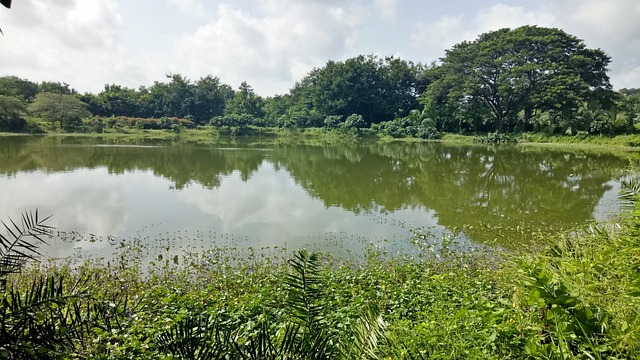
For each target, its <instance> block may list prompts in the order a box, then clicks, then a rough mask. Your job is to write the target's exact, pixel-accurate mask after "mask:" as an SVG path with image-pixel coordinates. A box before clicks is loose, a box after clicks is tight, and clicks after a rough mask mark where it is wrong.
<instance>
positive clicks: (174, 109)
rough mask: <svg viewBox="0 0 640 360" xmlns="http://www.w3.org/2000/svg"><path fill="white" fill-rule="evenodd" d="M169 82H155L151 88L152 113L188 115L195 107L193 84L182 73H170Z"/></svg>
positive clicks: (160, 115)
mask: <svg viewBox="0 0 640 360" xmlns="http://www.w3.org/2000/svg"><path fill="white" fill-rule="evenodd" d="M167 78H169V79H171V82H169V83H161V82H157V81H156V82H155V83H154V84H153V85H152V86H151V88H150V89H149V106H150V109H149V110H150V115H151V116H153V117H158V118H160V117H163V116H167V117H173V116H177V117H186V116H187V115H190V114H191V113H192V109H193V93H192V92H193V85H192V84H191V82H190V81H189V79H187V78H185V77H184V76H182V75H180V74H169V75H167Z"/></svg>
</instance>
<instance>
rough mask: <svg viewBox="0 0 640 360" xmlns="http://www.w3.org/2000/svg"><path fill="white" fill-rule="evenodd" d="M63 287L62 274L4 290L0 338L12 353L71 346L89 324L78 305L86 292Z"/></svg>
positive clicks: (84, 309)
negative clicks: (21, 287)
mask: <svg viewBox="0 0 640 360" xmlns="http://www.w3.org/2000/svg"><path fill="white" fill-rule="evenodd" d="M74 290H75V287H73V286H72V287H71V289H67V286H66V285H65V284H64V281H63V278H62V277H54V276H50V277H47V278H40V279H35V280H34V281H33V282H32V284H31V287H30V288H29V289H27V290H26V291H24V292H22V291H19V290H17V289H14V288H9V289H7V290H6V292H5V294H4V296H3V298H2V304H1V307H0V308H1V310H2V314H1V316H0V318H1V320H2V321H1V323H0V337H1V338H2V339H3V340H4V342H5V345H4V346H5V349H6V350H7V351H9V352H10V353H11V354H13V356H17V358H20V356H22V355H25V354H30V353H32V352H34V351H36V352H37V351H46V352H47V353H50V354H56V353H57V352H58V351H64V350H69V349H74V348H75V346H76V345H77V344H78V342H77V341H78V339H80V338H82V335H83V334H86V333H87V332H88V328H89V327H90V326H91V324H90V321H89V316H88V315H87V309H86V308H84V307H83V306H82V305H81V301H79V300H81V299H82V298H84V297H85V295H86V294H84V293H82V292H76V291H74Z"/></svg>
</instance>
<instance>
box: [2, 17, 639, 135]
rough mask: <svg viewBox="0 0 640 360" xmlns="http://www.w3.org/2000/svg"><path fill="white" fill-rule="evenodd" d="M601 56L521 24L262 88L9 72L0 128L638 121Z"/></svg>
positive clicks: (385, 127) (215, 81)
mask: <svg viewBox="0 0 640 360" xmlns="http://www.w3.org/2000/svg"><path fill="white" fill-rule="evenodd" d="M609 63H610V58H609V56H608V55H607V54H605V53H604V52H603V51H602V50H600V49H588V48H587V47H586V46H585V44H584V42H583V41H582V40H580V39H578V38H576V37H575V36H573V35H569V34H567V33H565V32H564V31H562V30H560V29H554V28H544V27H537V26H523V27H519V28H516V29H506V28H505V29H501V30H497V31H492V32H488V33H485V34H481V35H480V36H479V37H478V38H477V39H476V40H474V41H465V42H462V43H459V44H457V45H455V46H453V47H452V48H451V49H449V50H447V51H446V54H445V56H444V57H443V58H442V59H440V61H439V62H437V63H432V64H430V65H424V64H420V63H417V64H416V63H413V62H410V61H406V60H402V59H399V58H396V57H385V58H381V57H378V56H374V55H368V56H364V55H360V56H357V57H354V58H350V59H347V60H345V61H328V62H327V63H326V64H325V65H324V66H323V67H321V68H316V69H313V70H312V71H310V72H309V73H308V74H307V75H306V76H305V77H304V78H303V79H302V80H300V81H298V82H297V83H296V84H295V85H294V86H293V88H292V89H291V90H290V91H289V93H287V94H283V95H276V96H273V97H267V98H263V97H261V96H259V95H257V94H256V93H255V92H254V90H253V88H252V87H251V86H250V85H249V84H247V83H246V82H243V83H242V84H240V86H239V87H238V89H233V88H232V87H231V86H230V85H227V84H223V83H222V82H221V81H220V79H219V78H218V77H215V76H211V75H208V76H206V77H203V78H200V79H198V80H197V81H191V80H189V79H187V78H186V77H184V76H182V75H180V74H169V75H167V80H166V82H155V83H154V84H153V85H151V86H150V87H140V88H138V89H132V88H127V87H123V86H120V85H116V84H110V85H105V87H104V89H103V90H102V91H100V92H99V93H97V94H93V93H85V94H79V93H78V92H77V91H75V90H74V89H73V88H71V87H70V86H69V85H68V84H66V83H58V82H42V83H34V82H31V81H29V80H25V79H20V78H18V77H15V76H5V77H1V78H0V131H36V130H38V126H36V125H34V123H36V122H37V121H36V120H39V121H40V123H41V124H42V123H43V122H44V123H45V124H46V123H49V127H50V128H54V129H61V130H64V131H101V130H103V129H104V127H105V126H108V125H109V124H119V125H121V126H129V125H132V124H137V126H139V127H143V128H150V127H151V128H153V127H156V128H176V127H180V126H206V125H211V126H216V127H227V128H229V127H231V128H242V127H247V126H259V127H280V128H298V129H302V128H310V127H315V128H325V129H329V130H335V131H349V132H354V131H355V132H357V131H359V130H360V129H364V128H370V129H372V130H373V131H375V132H377V133H380V134H384V135H389V136H393V137H406V136H412V137H418V138H434V137H437V136H439V134H441V133H443V132H453V133H514V132H532V131H533V132H545V133H548V134H577V133H589V134H606V135H614V134H620V133H632V132H635V131H637V129H636V127H637V126H638V122H640V118H639V114H640V93H639V91H638V90H637V89H623V90H620V91H617V92H615V91H613V90H612V87H611V84H610V82H609V77H608V75H607V66H608V65H609ZM105 118H110V119H111V120H104V119H105ZM27 119H33V121H27ZM114 119H115V120H114ZM118 119H119V120H118ZM122 119H125V120H122ZM132 119H152V120H140V121H137V120H132ZM120 120H122V121H120ZM87 125H89V126H87Z"/></svg>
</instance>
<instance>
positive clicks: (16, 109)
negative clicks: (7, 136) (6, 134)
mask: <svg viewBox="0 0 640 360" xmlns="http://www.w3.org/2000/svg"><path fill="white" fill-rule="evenodd" d="M26 111H27V108H26V106H25V104H24V103H23V102H22V101H21V100H20V99H18V98H15V97H12V96H4V95H0V131H16V132H18V131H21V130H22V129H24V127H25V125H26V124H27V122H26V120H25V119H24V118H23V116H24V114H25V113H26Z"/></svg>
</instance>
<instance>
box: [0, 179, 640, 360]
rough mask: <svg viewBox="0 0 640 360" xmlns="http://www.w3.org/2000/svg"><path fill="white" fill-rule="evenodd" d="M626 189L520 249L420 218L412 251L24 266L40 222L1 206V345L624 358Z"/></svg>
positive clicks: (159, 353)
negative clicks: (612, 205) (604, 208)
mask: <svg viewBox="0 0 640 360" xmlns="http://www.w3.org/2000/svg"><path fill="white" fill-rule="evenodd" d="M622 196H623V199H625V200H626V201H628V203H629V206H630V209H631V211H630V213H628V214H624V215H623V216H622V217H621V218H619V219H618V221H617V222H616V223H615V224H602V225H593V226H591V227H588V228H586V229H581V230H576V231H572V232H570V233H563V234H558V236H556V237H554V238H552V239H546V240H541V242H540V243H539V244H538V245H537V246H535V247H533V248H532V249H528V250H527V251H524V250H523V251H522V252H496V251H494V250H477V251H474V250H470V249H466V251H461V249H456V248H455V246H453V244H452V243H448V242H447V239H446V238H445V239H434V238H433V237H431V236H430V235H428V234H425V233H416V236H415V238H414V246H415V252H414V254H413V255H412V256H408V257H389V256H388V255H385V254H384V252H381V251H378V250H376V249H375V248H371V249H370V250H369V252H368V255H367V256H366V257H365V259H364V260H362V261H360V262H354V261H346V260H341V259H337V258H332V257H331V256H329V255H319V254H317V253H313V252H308V251H304V250H303V251H299V252H294V253H292V254H291V253H289V251H287V250H286V249H261V250H255V249H246V250H241V249H237V248H216V249H213V250H210V251H207V252H205V253H197V254H196V253H181V254H180V253H178V254H175V253H174V252H172V250H171V249H167V253H166V256H163V255H162V254H159V255H158V258H157V259H156V260H155V261H153V262H151V263H149V264H143V263H141V262H140V259H141V256H142V254H143V253H144V248H141V247H140V246H139V245H137V243H136V241H135V240H132V241H128V242H122V243H121V248H120V251H119V255H118V256H116V258H114V259H112V260H110V261H109V262H107V263H101V262H99V261H88V262H86V263H83V264H80V265H73V264H70V263H65V262H62V263H47V262H45V263H42V264H40V265H36V266H34V267H26V265H25V262H24V261H26V260H29V259H30V258H31V257H33V256H34V254H35V251H36V247H37V246H38V243H39V242H40V240H38V238H43V235H44V234H45V233H47V232H49V231H50V229H49V228H47V227H46V225H45V224H44V222H43V221H42V220H38V218H37V215H35V216H34V215H29V214H27V215H25V216H24V217H23V221H22V223H21V224H15V223H13V222H9V225H7V226H6V229H5V230H6V233H7V235H6V236H3V237H2V238H1V240H2V241H1V242H0V244H1V245H2V248H1V249H2V251H1V252H0V258H1V260H2V261H0V268H1V270H2V273H0V275H1V280H2V283H3V288H2V292H3V301H2V303H0V307H1V309H0V310H1V311H0V316H1V317H2V319H1V320H2V321H1V324H2V328H0V331H2V334H3V336H2V339H3V343H2V344H0V355H1V356H2V357H4V358H15V357H20V358H56V357H66V358H73V357H92V358H122V359H124V358H127V359H135V358H140V359H142V358H168V359H174V358H176V359H219V358H224V356H230V357H231V358H240V357H241V356H244V358H247V359H265V358H271V359H281V358H290V359H297V358H306V359H340V358H344V359H352V358H372V359H373V358H381V359H426V358H443V359H444V358H477V359H487V358H524V357H530V358H540V359H550V358H553V359H555V358H589V359H594V358H595V359H604V358H633V357H636V356H637V355H638V354H640V335H639V334H640V327H639V326H640V319H639V316H640V313H639V312H638V309H639V308H640V307H639V305H640V296H639V294H640V277H639V276H638V272H637V269H638V266H639V265H640V260H639V259H640V247H638V238H639V236H640V233H638V231H639V230H638V229H640V226H639V225H640V186H639V185H637V184H634V183H631V184H626V185H625V191H624V193H623V194H622ZM30 235H35V236H37V237H36V238H30V237H29V236H30ZM52 241H53V240H52ZM441 242H444V243H441ZM289 256H291V259H290V260H286V258H287V257H289ZM40 279H43V280H40Z"/></svg>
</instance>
